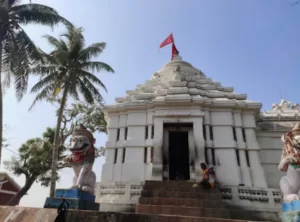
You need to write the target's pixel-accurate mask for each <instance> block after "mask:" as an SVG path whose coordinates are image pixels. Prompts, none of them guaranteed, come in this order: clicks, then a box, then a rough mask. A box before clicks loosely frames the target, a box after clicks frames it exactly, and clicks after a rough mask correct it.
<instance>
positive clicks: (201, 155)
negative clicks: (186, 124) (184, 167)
mask: <svg viewBox="0 0 300 222" xmlns="http://www.w3.org/2000/svg"><path fill="white" fill-rule="evenodd" d="M202 127H203V118H197V119H195V120H194V121H193V133H194V141H195V178H196V181H197V182H198V181H200V180H201V175H202V173H201V167H200V163H202V162H203V163H204V162H205V150H204V148H205V142H204V139H203V129H202Z"/></svg>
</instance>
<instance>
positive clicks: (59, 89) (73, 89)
mask: <svg viewBox="0 0 300 222" xmlns="http://www.w3.org/2000/svg"><path fill="white" fill-rule="evenodd" d="M82 32H83V30H82V28H75V27H74V26H72V25H70V26H68V27H67V33H65V34H63V35H61V38H59V39H57V38H55V37H53V36H50V35H46V36H44V37H45V38H46V39H47V40H48V42H49V44H50V45H51V46H53V47H54V50H53V51H51V52H50V53H49V54H47V53H45V52H43V51H41V52H40V53H41V55H42V56H43V58H44V60H45V63H44V64H40V65H38V66H37V67H35V68H33V69H32V70H31V72H32V73H34V74H38V75H41V79H40V81H39V82H38V83H37V84H35V85H34V86H33V88H32V89H31V92H32V93H38V94H37V96H36V98H35V100H34V101H33V104H32V106H33V105H34V104H35V103H36V102H37V101H40V100H47V99H49V97H50V98H51V97H52V98H55V97H56V96H58V95H60V98H61V100H60V107H59V110H58V114H57V123H56V128H55V129H56V132H55V138H54V145H53V156H52V181H51V187H50V196H51V197H53V196H54V190H55V182H56V178H55V176H56V175H55V172H56V168H57V164H56V162H57V153H58V146H59V130H60V128H61V122H62V117H63V111H64V108H65V106H66V103H67V99H68V97H69V96H70V97H72V98H73V99H75V100H79V99H80V97H83V99H84V100H85V101H86V102H87V103H89V104H93V103H94V102H95V101H96V102H102V101H103V98H102V96H101V94H100V92H99V90H98V89H97V88H96V85H97V86H100V87H101V88H102V89H104V90H105V91H107V90H106V87H105V85H104V84H103V83H102V82H101V81H100V80H99V79H98V78H97V77H96V76H95V75H94V74H93V73H92V72H100V71H106V72H114V70H113V69H112V68H111V67H110V66H109V65H107V64H106V63H103V62H100V61H93V60H92V59H93V58H95V57H97V56H98V55H100V54H101V53H102V52H103V50H104V49H105V47H106V43H104V42H101V43H94V44H92V45H90V46H88V47H86V46H85V39H84V36H83V34H82ZM32 106H31V108H32Z"/></svg>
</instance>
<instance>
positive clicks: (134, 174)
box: [101, 111, 152, 182]
mask: <svg viewBox="0 0 300 222" xmlns="http://www.w3.org/2000/svg"><path fill="white" fill-rule="evenodd" d="M108 119H109V121H108V130H109V133H108V141H107V142H106V155H105V163H104V164H103V170H102V175H101V181H103V182H112V181H114V182H119V181H124V182H140V181H145V180H150V179H151V174H152V173H151V172H152V163H151V161H152V160H151V147H152V138H151V135H152V132H151V130H152V122H149V121H148V119H151V115H150V114H148V113H147V112H134V111H133V112H129V113H126V114H122V113H121V114H119V115H110V116H109V118H108ZM146 131H148V132H147V133H146ZM146 134H147V138H146Z"/></svg>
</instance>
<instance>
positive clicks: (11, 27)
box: [0, 0, 70, 99]
mask: <svg viewBox="0 0 300 222" xmlns="http://www.w3.org/2000/svg"><path fill="white" fill-rule="evenodd" d="M60 22H62V23H64V24H66V25H69V24H70V22H68V21H67V20H66V19H64V18H63V17H61V16H60V15H59V14H58V13H57V12H56V11H55V10H54V9H53V8H51V7H48V6H45V5H41V4H20V1H17V0H1V1H0V24H1V25H0V41H1V42H2V46H3V51H2V53H3V54H2V64H0V73H1V74H5V79H4V84H5V86H7V87H8V86H10V83H11V78H13V79H14V84H15V88H16V96H17V98H18V99H21V98H22V97H23V95H24V93H25V92H26V90H27V85H28V77H29V72H28V70H29V67H30V66H32V65H37V64H38V63H40V62H42V61H43V57H42V56H41V55H40V53H39V50H38V48H37V47H36V46H35V44H34V42H33V41H32V40H31V39H30V38H29V36H28V35H27V33H26V32H25V31H24V29H23V27H22V25H27V24H42V25H49V26H52V27H53V26H54V25H55V24H58V23H60Z"/></svg>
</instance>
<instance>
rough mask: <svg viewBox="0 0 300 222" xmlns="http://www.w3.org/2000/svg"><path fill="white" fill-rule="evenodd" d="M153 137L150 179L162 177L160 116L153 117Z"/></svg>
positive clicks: (161, 123) (160, 178) (161, 124)
mask: <svg viewBox="0 0 300 222" xmlns="http://www.w3.org/2000/svg"><path fill="white" fill-rule="evenodd" d="M154 129H155V132H154V138H153V147H154V150H153V166H152V180H160V181H161V180H162V179H163V151H162V150H163V135H164V133H163V131H164V129H163V120H162V119H161V118H155V119H154Z"/></svg>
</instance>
